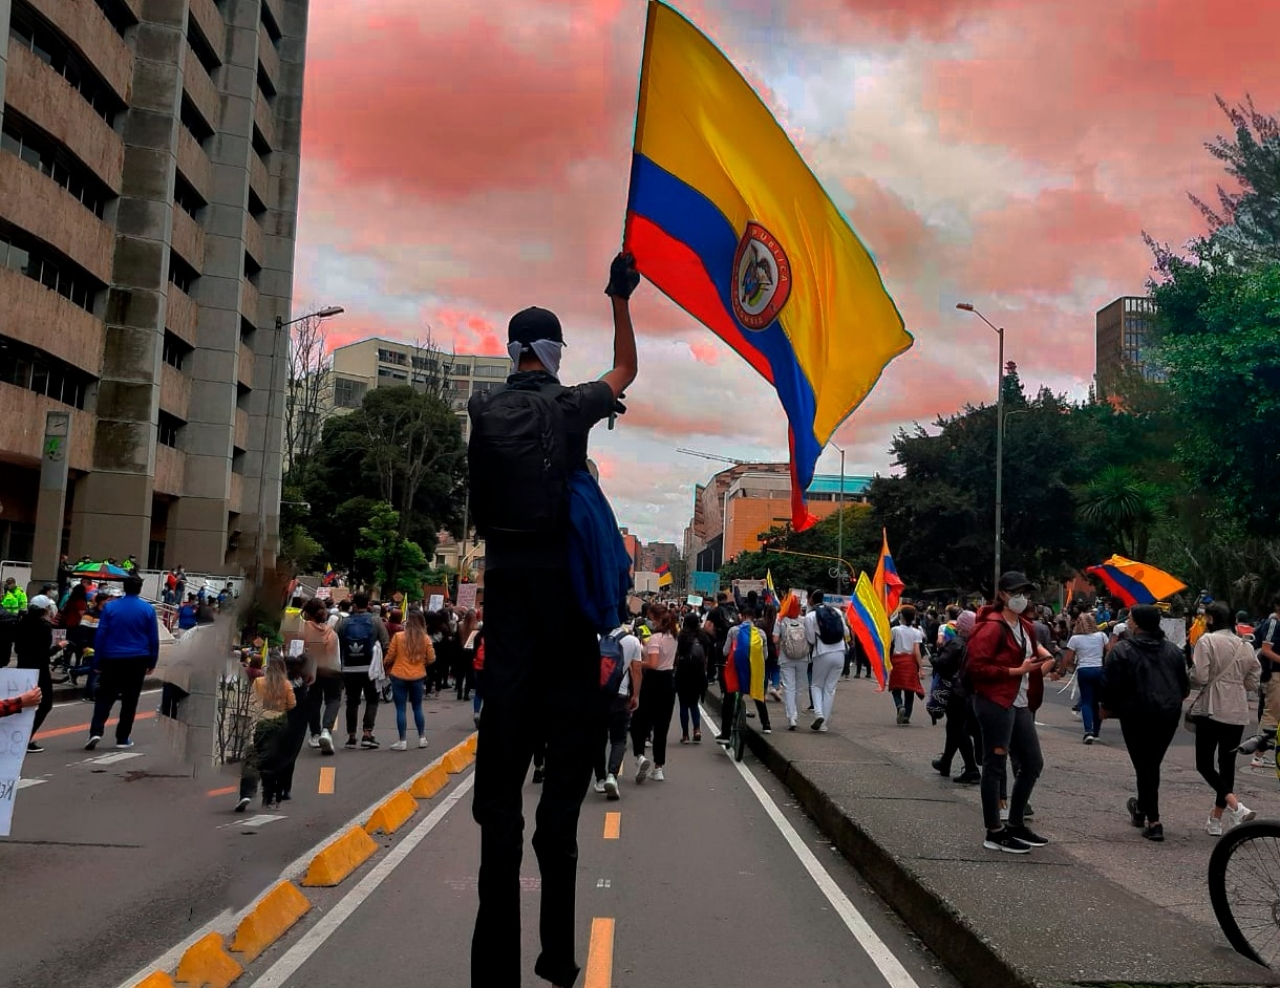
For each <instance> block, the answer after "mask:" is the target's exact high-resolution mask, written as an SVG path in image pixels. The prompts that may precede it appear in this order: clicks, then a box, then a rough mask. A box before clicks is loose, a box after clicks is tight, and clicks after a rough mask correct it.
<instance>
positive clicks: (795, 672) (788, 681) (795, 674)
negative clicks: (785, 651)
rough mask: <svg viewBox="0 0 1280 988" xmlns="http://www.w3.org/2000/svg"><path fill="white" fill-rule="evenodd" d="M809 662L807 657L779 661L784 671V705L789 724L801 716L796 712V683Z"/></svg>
mask: <svg viewBox="0 0 1280 988" xmlns="http://www.w3.org/2000/svg"><path fill="white" fill-rule="evenodd" d="M808 664H809V663H808V662H807V661H806V660H805V659H783V660H782V661H781V662H780V663H779V665H780V667H781V672H782V707H783V709H784V710H786V712H787V723H788V724H793V723H795V720H796V718H797V717H798V716H799V714H797V713H796V684H797V682H798V681H799V678H800V673H801V670H803V669H804V668H805V667H806V666H807V665H808Z"/></svg>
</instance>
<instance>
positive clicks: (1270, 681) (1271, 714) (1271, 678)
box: [1240, 594, 1280, 768]
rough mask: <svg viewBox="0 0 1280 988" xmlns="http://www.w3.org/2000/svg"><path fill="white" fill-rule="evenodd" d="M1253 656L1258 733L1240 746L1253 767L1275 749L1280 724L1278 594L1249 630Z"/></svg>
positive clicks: (1257, 765)
mask: <svg viewBox="0 0 1280 988" xmlns="http://www.w3.org/2000/svg"><path fill="white" fill-rule="evenodd" d="M1253 644H1254V649H1255V651H1254V654H1255V655H1256V656H1257V658H1258V662H1259V663H1260V664H1261V666H1262V689H1263V700H1262V716H1261V717H1260V718H1259V719H1258V733H1257V734H1256V735H1254V736H1253V737H1251V738H1249V740H1247V741H1246V742H1245V743H1244V744H1242V745H1241V746H1240V753H1241V754H1244V755H1253V761H1252V762H1251V763H1250V764H1251V766H1252V767H1253V768H1262V767H1264V766H1265V765H1266V764H1267V763H1268V762H1269V761H1270V759H1268V758H1267V757H1266V751H1267V749H1269V748H1273V747H1275V743H1276V725H1277V723H1280V594H1276V596H1275V597H1274V598H1273V599H1272V601H1271V614H1270V615H1269V616H1268V617H1267V619H1266V620H1265V621H1260V622H1259V623H1258V625H1257V627H1255V628H1254V630H1253Z"/></svg>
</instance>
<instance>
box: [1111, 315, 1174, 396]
mask: <svg viewBox="0 0 1280 988" xmlns="http://www.w3.org/2000/svg"><path fill="white" fill-rule="evenodd" d="M1155 316H1156V306H1155V303H1154V302H1153V301H1151V299H1149V298H1141V297H1138V296H1133V295H1125V296H1123V297H1121V298H1118V299H1116V300H1115V301H1114V302H1112V303H1110V304H1109V305H1106V306H1104V307H1103V308H1101V309H1099V310H1098V314H1097V319H1096V352H1095V368H1096V369H1095V373H1096V378H1097V386H1098V396H1099V397H1100V398H1110V397H1111V396H1112V395H1114V394H1115V389H1116V387H1117V386H1118V384H1119V381H1120V377H1121V375H1122V374H1123V371H1124V368H1126V367H1129V368H1133V369H1134V370H1137V371H1138V372H1139V373H1140V374H1142V376H1143V377H1145V378H1146V379H1147V380H1148V381H1163V380H1164V379H1165V375H1164V372H1163V371H1162V370H1161V369H1160V368H1159V367H1158V366H1156V365H1155V363H1154V362H1153V361H1152V359H1151V355H1150V353H1149V351H1148V350H1147V343H1148V341H1149V339H1150V336H1151V333H1152V332H1153V331H1154V329H1155Z"/></svg>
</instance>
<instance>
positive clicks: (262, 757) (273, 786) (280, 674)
mask: <svg viewBox="0 0 1280 988" xmlns="http://www.w3.org/2000/svg"><path fill="white" fill-rule="evenodd" d="M296 705H297V698H296V697H295V696H294V694H293V686H292V685H290V683H289V677H288V673H287V672H286V669H285V662H284V656H282V655H280V653H279V652H273V653H272V654H271V655H270V656H268V658H267V666H266V671H265V673H264V674H263V675H262V676H260V677H258V678H257V679H255V680H254V681H253V686H252V692H251V693H250V694H249V717H250V719H251V720H252V721H253V746H252V747H251V748H250V750H249V752H248V753H247V755H246V756H245V760H244V762H243V763H242V765H241V769H240V800H239V802H237V803H236V812H237V813H243V812H244V811H245V808H246V807H248V805H249V804H250V803H252V802H253V797H254V795H255V794H256V793H257V791H258V783H259V782H261V783H262V808H263V809H264V810H270V809H274V808H275V806H276V805H277V803H278V802H279V798H280V770H281V768H282V763H283V761H284V760H285V758H286V757H287V755H286V750H285V749H286V744H285V737H286V735H287V734H288V724H289V720H288V714H289V711H290V710H292V709H293V708H294V707H295V706H296Z"/></svg>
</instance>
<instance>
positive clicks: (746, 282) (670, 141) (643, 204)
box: [624, 0, 912, 529]
mask: <svg viewBox="0 0 1280 988" xmlns="http://www.w3.org/2000/svg"><path fill="white" fill-rule="evenodd" d="M624 240H625V247H626V249H627V250H629V251H630V252H631V253H633V254H634V255H635V258H636V266H637V267H638V268H639V270H640V272H641V273H642V274H643V275H644V276H645V277H646V278H648V279H649V280H650V281H651V282H653V284H655V285H656V286H657V287H658V288H659V289H661V290H662V291H663V292H664V293H665V294H666V295H667V296H669V297H670V298H671V300H672V301H673V302H675V303H676V304H677V305H679V306H681V307H682V308H683V309H685V310H686V311H687V312H688V313H689V314H690V315H691V316H693V317H694V318H695V319H697V320H698V321H699V322H701V323H703V324H704V325H705V326H707V328H709V329H710V330H711V331H712V332H714V333H715V334H716V335H717V336H719V337H720V338H721V339H723V340H724V341H725V342H726V343H728V344H729V345H730V346H731V347H733V348H734V349H735V350H736V351H737V352H738V353H739V354H741V355H742V357H743V358H744V359H745V360H746V361H747V362H748V363H749V364H751V366H752V367H754V368H755V369H756V370H757V371H758V372H759V373H760V374H761V376H763V377H764V379H765V380H766V381H768V382H769V383H770V384H772V385H773V387H774V388H775V389H776V390H777V392H778V398H779V399H780V400H781V402H782V407H783V409H784V410H785V411H786V414H787V420H788V422H789V423H790V430H789V431H790V436H789V443H790V448H791V513H792V523H793V525H794V526H795V527H796V528H797V529H803V528H807V527H808V526H809V525H811V524H813V522H814V518H813V516H812V515H811V514H809V511H808V509H807V508H806V506H805V501H804V492H805V491H806V490H807V489H808V487H809V484H810V483H811V482H812V480H813V468H814V464H815V463H816V462H817V459H818V454H819V453H820V452H821V451H822V447H823V445H824V444H825V443H826V442H827V440H828V439H830V438H831V434H832V433H833V432H835V430H836V427H837V426H838V425H839V424H840V423H841V422H842V421H844V419H845V418H847V417H848V415H849V414H850V413H851V412H852V411H853V410H854V409H855V408H857V407H858V405H859V404H860V403H861V402H862V400H863V399H864V398H865V397H866V396H867V394H868V393H869V392H870V391H871V389H872V387H874V386H875V383H876V381H877V380H878V379H879V377H880V374H881V372H882V371H883V370H884V368H885V365H886V364H888V362H889V361H890V360H892V359H893V358H894V357H896V356H897V355H898V354H900V353H903V352H904V351H905V350H907V349H908V348H909V347H910V346H911V343H912V340H911V336H910V334H908V333H907V331H906V330H905V329H904V327H903V322H902V317H901V316H900V315H899V314H898V310H897V308H896V307H895V306H894V304H893V299H891V298H890V297H889V295H888V293H887V292H886V291H885V288H884V285H883V283H882V282H881V280H880V274H879V272H878V271H877V270H876V266H875V262H874V261H872V259H871V255H870V254H868V253H867V250H866V248H865V247H863V246H862V244H861V242H860V241H859V240H858V238H857V236H856V235H855V234H854V232H853V230H852V229H851V228H850V227H849V224H848V222H847V221H846V220H845V218H844V217H843V216H842V215H841V214H840V210H838V209H837V208H836V206H835V205H834V204H833V203H832V201H831V199H830V198H829V197H828V196H827V194H826V192H825V191H823V188H822V186H821V185H820V184H819V183H818V180H817V179H816V178H815V177H814V175H813V173H812V172H811V171H810V170H809V168H808V167H807V166H806V165H805V163H804V160H803V159H802V158H801V157H800V155H799V153H798V152H797V151H796V149H795V148H794V147H792V145H791V142H790V141H789V140H788V139H787V135H786V134H785V133H784V132H783V130H782V128H781V127H780V126H778V123H777V121H776V120H774V118H773V115H772V114H771V113H770V112H769V109H768V108H767V107H766V106H765V105H764V103H763V102H761V100H760V97H759V96H757V95H756V94H755V91H754V90H752V88H751V86H750V85H749V84H748V83H747V81H746V80H745V79H743V78H742V76H741V75H739V74H738V72H737V70H736V69H735V68H734V67H733V65H732V64H731V63H730V62H729V60H728V59H727V58H725V56H724V55H723V54H721V52H720V50H719V49H718V48H716V46H715V45H714V44H713V43H712V42H711V41H710V40H708V39H707V37H706V36H705V35H703V34H702V33H701V32H700V31H699V30H698V29H697V28H696V27H694V26H693V25H692V24H691V23H689V22H688V21H687V20H685V19H684V17H682V16H681V15H680V14H678V13H677V12H676V11H675V10H673V9H672V8H671V7H668V6H667V5H666V4H664V3H660V2H658V0H651V2H650V4H649V20H648V25H647V28H646V31H645V42H644V60H643V63H642V65H641V73H640V103H639V110H638V112H637V114H636V134H635V146H634V149H633V154H632V159H631V193H630V196H629V198H628V202H627V221H626V233H625V237H624Z"/></svg>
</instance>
